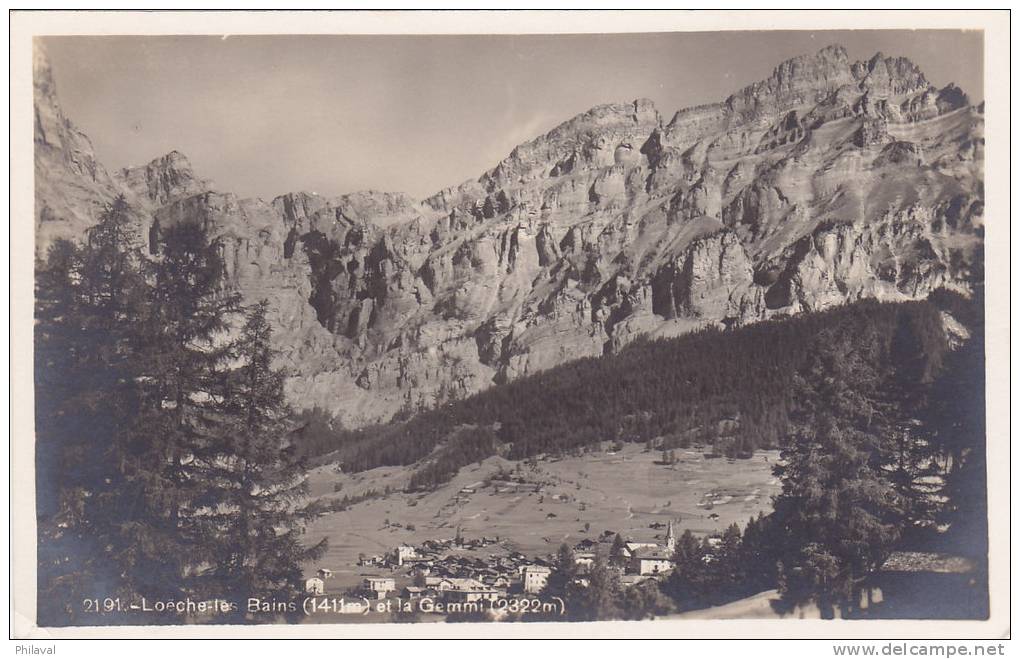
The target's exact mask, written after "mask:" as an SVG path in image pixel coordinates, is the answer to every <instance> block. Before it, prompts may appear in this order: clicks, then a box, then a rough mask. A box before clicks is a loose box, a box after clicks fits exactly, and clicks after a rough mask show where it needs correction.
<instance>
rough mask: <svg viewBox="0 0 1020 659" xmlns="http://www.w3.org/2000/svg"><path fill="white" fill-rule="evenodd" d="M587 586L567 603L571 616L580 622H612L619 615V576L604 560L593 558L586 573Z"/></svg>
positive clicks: (598, 556)
mask: <svg viewBox="0 0 1020 659" xmlns="http://www.w3.org/2000/svg"><path fill="white" fill-rule="evenodd" d="M587 578H588V586H587V587H586V588H581V589H578V591H577V592H576V594H575V596H574V597H572V598H571V599H570V601H569V603H568V608H569V609H570V610H571V611H572V612H573V613H572V614H573V616H574V617H575V618H577V619H580V620H612V619H615V618H619V617H620V615H621V612H620V607H619V602H620V575H619V573H617V571H616V570H614V569H613V568H611V567H609V565H608V564H607V563H606V560H605V558H603V557H602V556H601V555H596V556H595V561H594V562H593V563H592V566H591V569H589V571H588V575H587Z"/></svg>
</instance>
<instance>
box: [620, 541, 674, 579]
mask: <svg viewBox="0 0 1020 659" xmlns="http://www.w3.org/2000/svg"><path fill="white" fill-rule="evenodd" d="M630 569H631V571H632V572H634V573H635V574H661V573H663V572H667V571H669V570H672V569H673V560H672V557H671V555H670V554H669V553H667V552H665V551H663V550H662V549H659V548H658V547H656V548H654V549H647V548H641V549H638V550H636V551H635V552H634V553H632V554H631V557H630Z"/></svg>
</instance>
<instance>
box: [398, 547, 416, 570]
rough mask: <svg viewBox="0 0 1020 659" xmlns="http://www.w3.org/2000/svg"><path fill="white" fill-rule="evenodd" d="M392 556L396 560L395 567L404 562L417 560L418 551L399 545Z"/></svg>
mask: <svg viewBox="0 0 1020 659" xmlns="http://www.w3.org/2000/svg"><path fill="white" fill-rule="evenodd" d="M393 556H394V558H396V560H397V565H403V564H404V561H407V560H410V559H415V558H418V551H417V550H416V549H415V548H414V547H412V546H411V545H400V546H399V547H397V548H396V549H394V550H393Z"/></svg>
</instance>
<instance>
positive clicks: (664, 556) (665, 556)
mask: <svg viewBox="0 0 1020 659" xmlns="http://www.w3.org/2000/svg"><path fill="white" fill-rule="evenodd" d="M634 558H637V559H638V560H654V561H668V560H670V558H671V557H670V555H669V553H668V552H665V551H663V550H661V549H658V548H651V547H648V548H646V547H642V548H640V549H638V550H637V551H636V552H634Z"/></svg>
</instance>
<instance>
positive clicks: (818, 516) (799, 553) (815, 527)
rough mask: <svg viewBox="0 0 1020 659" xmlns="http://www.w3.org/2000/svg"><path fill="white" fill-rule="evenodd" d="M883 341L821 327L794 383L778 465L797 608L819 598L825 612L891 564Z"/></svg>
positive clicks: (899, 517) (791, 597) (789, 591)
mask: <svg viewBox="0 0 1020 659" xmlns="http://www.w3.org/2000/svg"><path fill="white" fill-rule="evenodd" d="M877 339H878V337H876V336H874V334H873V333H872V332H869V331H868V330H867V328H862V327H857V328H844V329H842V330H827V331H825V332H822V333H821V334H819V336H818V337H817V339H816V341H815V342H814V344H813V346H812V347H811V349H810V351H809V354H810V361H809V363H808V365H807V368H805V369H804V371H803V373H802V374H801V375H799V376H798V377H797V378H796V380H795V383H796V387H797V392H796V393H797V395H798V397H797V399H798V402H799V405H800V411H799V412H798V413H797V414H796V416H795V417H794V423H795V424H796V425H795V431H794V433H793V437H792V442H791V444H790V445H789V446H788V447H787V448H785V449H784V450H783V454H782V455H783V463H782V464H781V465H779V466H777V467H776V474H777V475H778V476H780V477H781V478H782V481H783V489H782V492H781V494H780V495H779V496H778V497H776V499H775V513H774V518H775V521H776V523H777V524H779V525H780V528H781V529H782V530H781V533H782V536H783V537H785V538H786V539H787V542H786V544H785V546H784V549H783V552H782V553H783V568H784V569H783V574H782V577H783V579H782V582H781V586H782V587H781V595H782V596H783V598H784V600H785V601H786V602H788V603H789V604H791V605H792V604H798V603H802V602H805V601H809V600H813V601H815V602H816V603H817V604H818V606H819V607H820V608H821V610H822V612H823V615H828V616H832V615H833V614H834V609H835V607H836V606H842V607H843V608H844V609H846V607H848V606H849V605H850V603H851V602H852V601H853V600H854V596H855V594H856V589H857V588H858V586H859V585H860V582H861V580H862V579H863V578H864V577H865V576H866V575H867V574H868V573H869V572H871V571H873V570H875V569H877V568H878V567H879V566H881V564H882V563H883V562H884V561H885V559H886V558H887V557H888V554H889V552H890V550H891V547H892V545H893V543H894V542H895V541H896V539H897V538H898V537H899V530H900V528H901V525H902V521H903V510H902V507H901V498H900V496H899V494H898V493H897V492H896V489H895V488H894V486H893V484H892V483H891V482H890V480H889V478H888V477H887V476H886V475H885V472H884V470H883V467H884V466H885V465H887V464H889V462H890V459H891V454H892V450H893V447H892V446H891V441H890V439H889V438H888V435H887V434H886V431H887V427H886V426H885V425H884V424H883V423H881V420H882V412H881V410H880V409H879V407H878V406H877V405H876V403H875V400H876V395H877V393H876V392H877V390H878V386H879V381H880V375H879V373H878V372H877V368H878V366H877V365H878V364H879V363H881V360H880V359H878V358H876V356H875V355H871V354H869V352H870V351H876V350H881V345H882V343H881V341H879V340H877Z"/></svg>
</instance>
